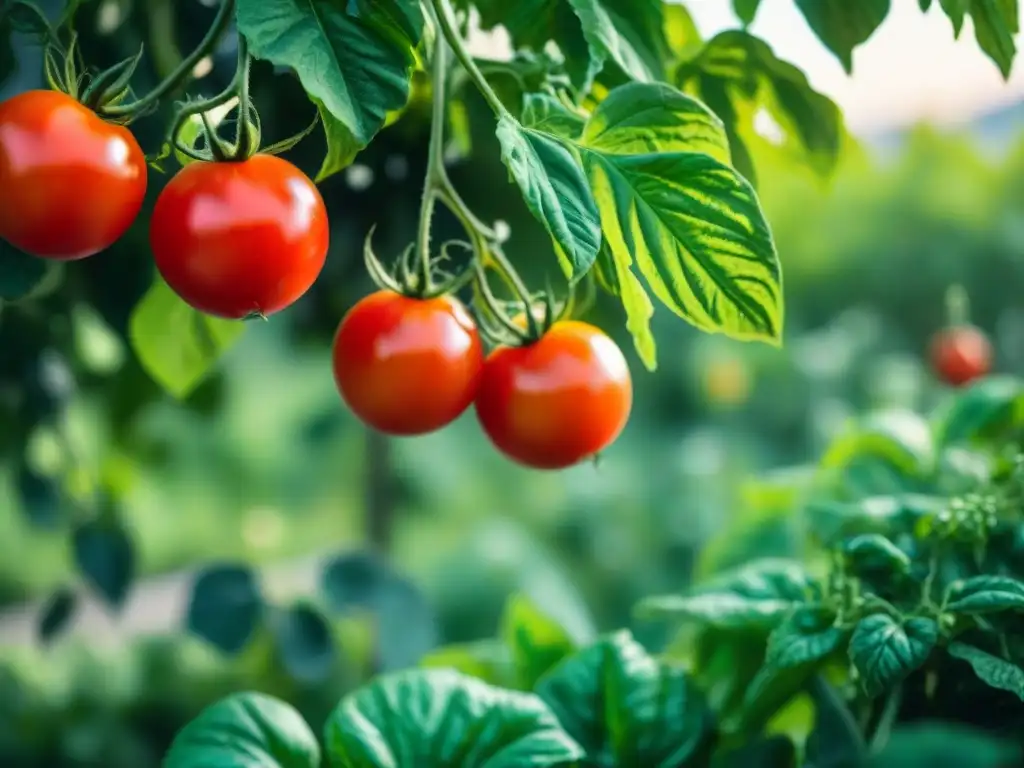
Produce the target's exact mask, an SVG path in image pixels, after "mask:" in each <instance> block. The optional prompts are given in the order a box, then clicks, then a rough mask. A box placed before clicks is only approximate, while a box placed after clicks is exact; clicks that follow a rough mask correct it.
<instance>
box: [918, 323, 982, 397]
mask: <svg viewBox="0 0 1024 768" xmlns="http://www.w3.org/2000/svg"><path fill="white" fill-rule="evenodd" d="M931 358H932V365H933V366H934V368H935V372H936V373H937V374H938V375H939V377H940V378H941V379H942V380H943V381H945V382H946V383H947V384H951V385H952V386H954V387H962V386H963V385H965V384H968V383H970V382H972V381H974V380H975V379H977V378H980V377H982V376H984V375H985V374H987V373H988V372H989V371H990V370H991V369H992V344H991V343H990V342H989V340H988V336H986V335H985V332H984V331H982V330H981V329H980V328H976V327H975V326H973V325H956V326H952V327H950V328H945V329H943V330H941V331H939V332H938V333H937V334H935V336H934V337H933V338H932V343H931Z"/></svg>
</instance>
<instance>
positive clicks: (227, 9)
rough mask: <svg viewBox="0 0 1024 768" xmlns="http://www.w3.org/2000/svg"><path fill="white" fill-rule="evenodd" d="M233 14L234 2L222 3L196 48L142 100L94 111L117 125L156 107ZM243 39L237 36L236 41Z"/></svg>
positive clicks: (212, 43)
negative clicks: (116, 120) (117, 119)
mask: <svg viewBox="0 0 1024 768" xmlns="http://www.w3.org/2000/svg"><path fill="white" fill-rule="evenodd" d="M234 11H235V0H222V2H221V5H220V8H219V9H218V11H217V16H216V17H215V18H214V20H213V23H212V24H211V25H210V29H209V30H207V32H206V36H205V37H204V38H203V39H202V40H201V41H199V45H197V46H196V47H195V49H194V50H193V51H192V52H191V53H190V54H189V55H188V56H186V57H185V58H184V59H182V60H181V63H180V64H178V66H177V67H176V68H175V70H174V71H173V72H171V74H169V75H168V76H167V77H166V78H164V79H163V80H162V81H161V82H160V83H159V84H158V85H157V86H156V87H155V88H154V89H153V90H152V91H150V92H149V93H147V94H146V95H145V96H143V97H142V98H140V99H138V100H137V101H134V102H132V103H130V104H112V105H108V106H104V107H101V108H100V109H99V110H97V112H98V114H99V115H100V116H102V117H113V118H121V119H120V120H119V122H127V121H130V120H132V119H134V118H136V117H138V116H140V115H143V114H146V113H147V112H149V111H150V110H152V109H153V108H155V107H156V106H157V105H158V104H159V102H160V101H161V100H162V99H164V98H165V97H166V96H168V95H169V94H170V93H171V92H172V91H174V90H176V89H177V88H178V87H179V86H181V85H182V84H183V83H184V82H185V81H186V80H187V79H188V78H189V77H191V75H192V71H193V70H194V69H195V67H196V64H198V63H199V61H200V60H201V59H203V58H204V57H205V56H208V55H210V53H212V51H213V49H214V48H215V47H216V45H217V43H218V42H219V41H220V39H221V37H222V36H223V35H224V32H225V31H226V30H227V28H228V24H229V23H230V21H231V19H232V17H233V16H234ZM241 39H242V36H241V35H239V41H241Z"/></svg>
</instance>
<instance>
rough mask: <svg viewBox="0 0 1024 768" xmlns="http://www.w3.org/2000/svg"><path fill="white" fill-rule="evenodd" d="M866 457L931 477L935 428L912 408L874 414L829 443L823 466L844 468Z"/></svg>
mask: <svg viewBox="0 0 1024 768" xmlns="http://www.w3.org/2000/svg"><path fill="white" fill-rule="evenodd" d="M865 457H871V458H878V459H881V460H883V461H885V462H886V463H888V464H891V465H892V466H893V467H895V468H896V469H897V470H899V471H900V472H901V473H903V474H905V475H908V476H912V477H924V476H928V475H930V474H931V473H932V472H933V471H934V469H935V462H936V452H935V444H934V441H933V438H932V431H931V427H930V426H929V425H928V422H927V421H925V419H924V418H923V417H921V416H920V415H919V414H916V413H914V412H912V411H908V410H889V411H881V412H878V413H874V414H871V415H869V416H868V417H866V418H865V419H863V420H862V421H861V423H860V424H858V425H856V426H855V427H854V429H852V430H850V431H849V432H847V433H846V434H844V435H842V436H841V437H840V438H839V439H838V440H836V441H835V442H833V443H832V445H831V446H829V449H828V451H826V453H825V456H824V457H823V458H822V460H821V466H822V467H824V468H826V469H833V468H840V467H844V466H847V465H849V464H851V463H852V462H853V461H854V460H855V459H861V458H865Z"/></svg>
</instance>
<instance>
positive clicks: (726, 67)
mask: <svg viewBox="0 0 1024 768" xmlns="http://www.w3.org/2000/svg"><path fill="white" fill-rule="evenodd" d="M676 77H677V82H678V83H679V85H680V87H682V88H684V89H685V90H688V91H691V92H694V93H695V94H697V95H699V96H701V97H703V98H704V99H705V101H706V103H707V105H708V106H709V107H710V108H711V109H712V110H714V111H715V112H716V113H717V114H718V116H719V117H720V118H721V119H722V121H723V122H724V123H725V126H726V130H727V131H728V135H729V142H730V145H731V147H732V153H733V159H734V161H735V165H736V168H737V170H739V171H740V172H741V173H743V174H744V175H745V176H747V177H748V178H750V176H749V171H750V168H749V167H748V166H751V162H750V159H749V157H745V156H744V154H745V153H746V152H747V149H746V146H745V143H744V140H743V138H742V135H747V134H751V133H755V132H756V131H755V127H754V125H753V118H754V116H755V115H756V114H757V112H758V109H759V108H761V107H763V108H765V109H766V110H767V111H768V113H769V114H770V115H771V116H772V118H773V119H774V120H775V122H776V123H777V124H778V126H779V128H780V129H782V131H783V133H784V144H785V145H788V146H792V147H793V148H794V150H795V151H796V152H797V153H799V154H801V155H803V156H804V158H805V159H806V162H807V163H809V164H810V166H811V167H812V168H813V169H814V170H815V171H816V172H817V173H819V174H820V175H822V176H828V175H829V174H831V173H832V171H833V170H834V169H835V165H836V162H837V161H838V159H839V154H840V150H841V148H842V138H843V118H842V112H841V111H840V109H839V107H838V106H836V104H835V103H834V102H833V101H832V100H831V99H830V98H828V97H827V96H825V95H824V94H822V93H820V92H818V91H816V90H814V89H813V88H812V87H811V85H810V83H809V82H808V80H807V76H806V75H805V74H804V73H803V72H802V71H801V70H800V69H799V68H798V67H796V66H794V65H793V64H790V63H789V62H786V61H783V60H782V59H780V58H778V56H776V54H775V52H774V51H773V50H772V48H771V46H769V45H768V44H767V43H766V42H764V41H763V40H761V39H760V38H758V37H755V36H754V35H751V34H749V33H747V32H744V31H742V30H728V31H725V32H722V33H720V34H718V35H716V36H715V37H713V38H712V39H711V40H709V41H708V42H707V44H706V45H705V46H704V48H703V49H702V50H701V53H700V55H699V56H697V57H695V58H694V59H693V60H692V61H690V62H688V63H687V64H686V65H685V66H683V67H681V68H680V70H679V72H678V73H677V76H676ZM751 167H752V166H751Z"/></svg>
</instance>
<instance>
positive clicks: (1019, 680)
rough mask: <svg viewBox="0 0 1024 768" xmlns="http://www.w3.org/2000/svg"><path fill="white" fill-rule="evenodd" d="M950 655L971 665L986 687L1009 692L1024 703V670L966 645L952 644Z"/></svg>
mask: <svg viewBox="0 0 1024 768" xmlns="http://www.w3.org/2000/svg"><path fill="white" fill-rule="evenodd" d="M949 654H950V656H953V657H954V658H957V659H961V660H963V661H966V662H967V663H968V664H970V665H971V669H973V670H974V674H976V675H977V676H978V679H979V680H981V681H982V682H984V683H985V684H986V685H990V686H992V687H993V688H998V689H999V690H1001V691H1008V692H1010V693H1012V694H1014V695H1015V696H1016V697H1017V698H1019V699H1020V700H1021V701H1024V669H1021V668H1020V667H1018V666H1017V665H1016V664H1012V663H1011V662H1009V661H1005V660H1004V659H1000V658H999V657H998V656H993V655H992V654H991V653H986V652H985V651H983V650H981V649H980V648H975V647H974V646H973V645H967V644H966V643H950V645H949Z"/></svg>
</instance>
